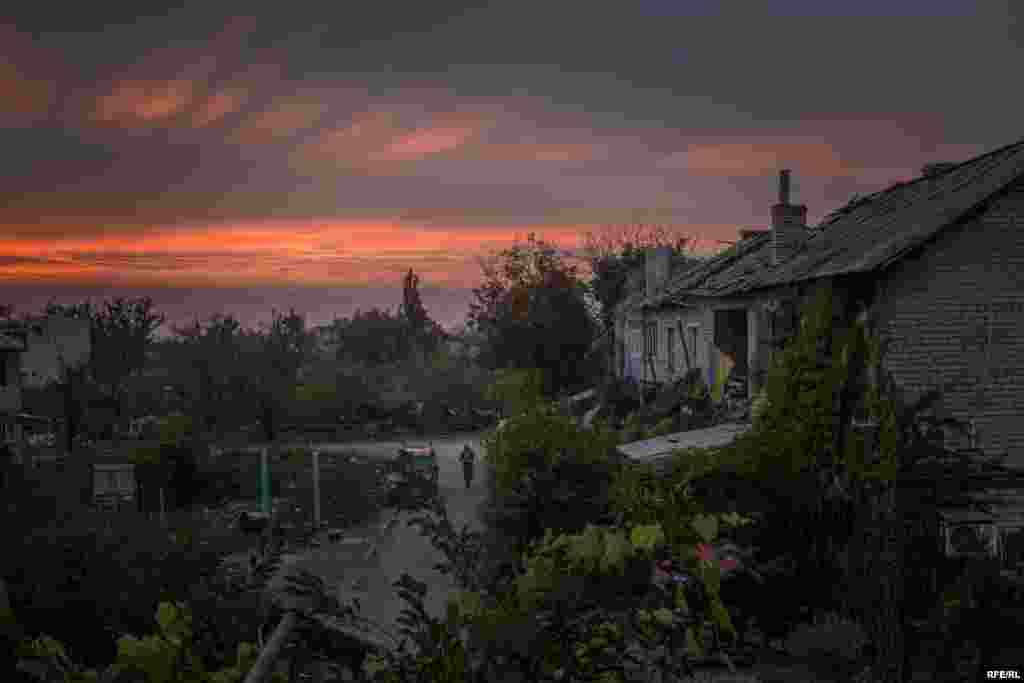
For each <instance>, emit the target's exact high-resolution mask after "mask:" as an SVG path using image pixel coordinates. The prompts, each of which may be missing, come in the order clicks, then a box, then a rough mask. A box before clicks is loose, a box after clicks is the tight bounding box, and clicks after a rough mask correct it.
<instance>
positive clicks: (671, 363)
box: [665, 327, 676, 374]
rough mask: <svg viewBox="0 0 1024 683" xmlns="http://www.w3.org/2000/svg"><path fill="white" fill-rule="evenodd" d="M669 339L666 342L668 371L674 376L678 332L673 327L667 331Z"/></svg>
mask: <svg viewBox="0 0 1024 683" xmlns="http://www.w3.org/2000/svg"><path fill="white" fill-rule="evenodd" d="M665 331H666V333H667V335H666V337H667V339H666V340H665V345H666V348H667V349H668V371H669V374H674V373H675V371H676V348H675V340H676V331H675V330H674V329H672V328H671V327H670V328H668V329H667V330H665Z"/></svg>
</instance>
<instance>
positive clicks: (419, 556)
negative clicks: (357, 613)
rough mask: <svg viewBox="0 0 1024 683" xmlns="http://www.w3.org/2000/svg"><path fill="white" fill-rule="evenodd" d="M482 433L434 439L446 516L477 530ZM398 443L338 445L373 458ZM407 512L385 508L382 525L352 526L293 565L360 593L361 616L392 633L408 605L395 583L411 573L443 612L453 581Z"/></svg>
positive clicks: (432, 607)
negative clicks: (467, 476) (471, 469)
mask: <svg viewBox="0 0 1024 683" xmlns="http://www.w3.org/2000/svg"><path fill="white" fill-rule="evenodd" d="M480 436H481V434H479V433H476V434H462V435H456V436H452V437H446V438H435V439H433V440H432V443H433V445H434V448H435V450H436V452H437V458H438V465H439V467H440V471H439V480H438V481H439V485H440V493H441V496H442V498H443V499H444V501H445V504H446V506H447V508H448V515H449V517H450V518H451V520H452V523H453V524H454V525H455V527H456V529H461V527H462V525H463V524H465V523H469V524H470V525H471V527H476V528H479V520H477V519H476V506H477V505H478V504H479V503H480V502H481V501H482V499H483V495H484V485H483V482H482V477H481V468H482V464H481V463H480V462H479V459H480V458H481V457H482V455H483V453H482V449H481V447H480ZM467 443H468V444H469V445H470V446H471V447H472V448H473V449H474V450H475V451H476V452H477V457H478V463H477V467H476V472H475V478H474V482H473V485H472V487H471V488H470V489H469V490H468V491H467V490H466V488H465V481H464V480H463V475H462V465H461V463H460V462H459V459H458V456H459V453H460V452H461V451H462V448H463V447H464V446H465V445H466V444H467ZM398 446H399V444H398V442H394V443H388V442H375V443H366V444H351V443H350V444H344V445H343V446H342V445H339V446H338V448H339V449H341V448H344V449H346V450H347V449H353V448H356V449H358V450H359V452H360V453H365V454H366V455H368V456H369V457H375V456H390V455H393V454H394V453H395V451H396V449H397V448H398ZM319 448H321V450H323V451H331V450H333V448H332V446H331V445H321V446H319ZM410 517H411V515H409V514H400V515H396V514H395V512H394V511H393V510H387V511H385V512H384V514H383V515H382V519H381V520H380V521H379V523H378V524H375V525H373V526H371V527H367V528H364V529H361V530H353V532H352V533H351V534H350V535H349V537H348V538H347V539H346V540H344V541H342V542H340V543H332V544H330V545H328V546H325V547H322V548H318V549H316V550H313V551H311V552H309V553H307V554H304V555H302V556H300V557H296V558H294V559H293V562H294V564H295V566H297V567H301V568H304V569H307V570H309V571H311V572H313V573H314V574H316V575H318V576H320V577H321V578H322V579H324V581H326V582H327V583H328V585H332V586H336V587H337V590H338V596H339V598H341V599H342V600H346V601H347V600H348V599H350V598H351V597H356V598H358V599H359V600H360V603H361V606H362V613H363V616H364V617H366V618H367V619H369V620H371V621H374V622H377V623H379V624H381V625H383V626H385V628H389V630H390V631H391V632H392V633H397V625H396V619H397V618H398V616H399V615H400V614H401V610H402V608H403V607H404V606H405V603H403V602H402V601H401V600H399V598H398V596H397V594H396V592H395V590H394V587H393V586H392V582H393V581H395V580H397V579H398V578H399V577H400V576H401V575H402V573H403V572H408V573H409V574H410V575H412V576H413V577H414V578H416V579H417V580H419V581H423V582H424V583H426V584H427V587H428V592H427V607H428V610H429V611H430V612H431V614H434V615H435V616H438V617H440V616H442V615H443V614H444V606H445V603H446V599H447V596H448V594H449V592H450V591H451V590H452V589H453V588H454V583H453V581H452V579H450V578H449V577H446V576H443V575H442V574H440V573H439V572H437V571H435V570H434V569H433V568H432V567H433V565H434V563H436V562H438V561H440V560H441V559H442V557H441V555H440V554H439V553H438V552H437V551H436V550H435V549H434V548H433V547H432V546H431V545H430V542H429V540H428V539H426V538H423V537H422V536H421V535H420V533H419V529H418V528H417V527H409V526H408V525H407V521H408V519H409V518H410Z"/></svg>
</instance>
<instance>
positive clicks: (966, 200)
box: [757, 140, 1024, 287]
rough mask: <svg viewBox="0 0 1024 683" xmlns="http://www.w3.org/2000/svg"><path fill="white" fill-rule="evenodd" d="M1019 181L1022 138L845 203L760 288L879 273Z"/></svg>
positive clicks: (1022, 173) (1023, 161)
mask: <svg viewBox="0 0 1024 683" xmlns="http://www.w3.org/2000/svg"><path fill="white" fill-rule="evenodd" d="M1022 176H1024V140H1022V141H1019V142H1016V143H1014V144H1012V145H1007V146H1006V147H1002V148H1000V149H997V150H995V151H992V152H989V153H987V154H983V155H981V156H979V157H975V158H974V159H970V160H968V161H965V162H963V163H960V164H957V165H955V166H951V167H950V168H949V169H948V170H946V171H943V172H941V173H937V174H936V175H933V176H931V177H921V178H917V179H916V180H913V181H911V182H908V183H897V184H896V185H893V186H892V187H890V188H888V189H885V190H882V191H881V192H876V193H875V194H872V195H868V196H867V197H863V198H861V199H858V200H855V201H853V202H850V203H849V204H847V205H846V206H844V207H842V208H840V209H839V210H838V211H835V212H833V213H832V214H831V215H830V216H828V217H826V218H825V220H824V221H822V222H821V223H820V224H819V225H818V228H817V229H816V230H815V231H814V233H813V235H812V237H811V238H810V239H809V240H808V241H807V243H806V244H805V245H804V248H803V249H801V250H800V251H799V252H797V253H796V254H795V255H794V256H793V258H791V259H789V260H788V261H786V262H785V263H783V264H781V266H780V267H779V268H775V269H773V270H772V271H771V272H770V273H765V274H764V277H763V279H762V280H761V281H760V283H757V284H758V285H759V286H769V287H770V286H773V285H779V284H789V283H792V282H800V281H804V280H810V279H814V278H821V277H830V276H835V275H844V274H849V273H859V272H868V271H873V270H876V269H879V268H884V267H886V266H888V265H890V264H891V263H893V262H895V261H897V260H899V259H900V258H902V257H903V256H905V255H906V254H907V253H908V252H910V251H911V250H913V249H915V248H917V247H918V246H920V245H921V244H923V243H924V242H925V241H927V240H928V239H930V238H932V237H933V236H934V235H935V234H936V233H938V232H939V231H940V230H942V229H943V228H945V227H946V226H948V225H950V224H952V223H954V222H955V221H957V220H960V219H961V218H963V217H964V216H965V215H967V214H968V213H970V212H971V211H972V210H974V209H975V208H977V207H978V206H979V205H980V204H982V203H983V202H985V201H986V200H987V199H989V198H990V197H991V196H992V195H994V194H996V193H997V192H999V191H1000V190H1002V189H1003V188H1005V187H1006V186H1008V185H1010V184H1011V183H1013V182H1014V181H1015V180H1017V179H1018V178H1020V177H1022Z"/></svg>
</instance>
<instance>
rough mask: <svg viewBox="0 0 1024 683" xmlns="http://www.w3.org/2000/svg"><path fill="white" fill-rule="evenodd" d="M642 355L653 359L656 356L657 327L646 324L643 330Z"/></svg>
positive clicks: (655, 324)
mask: <svg viewBox="0 0 1024 683" xmlns="http://www.w3.org/2000/svg"><path fill="white" fill-rule="evenodd" d="M644 332H645V334H644V355H646V356H650V357H652V358H653V357H655V356H657V355H658V325H657V323H648V324H647V327H646V329H645V330H644Z"/></svg>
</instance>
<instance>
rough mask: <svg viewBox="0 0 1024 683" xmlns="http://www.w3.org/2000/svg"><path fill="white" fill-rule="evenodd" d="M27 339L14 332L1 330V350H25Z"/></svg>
mask: <svg viewBox="0 0 1024 683" xmlns="http://www.w3.org/2000/svg"><path fill="white" fill-rule="evenodd" d="M24 350H25V340H24V339H23V338H21V337H18V336H16V335H13V334H4V333H3V332H0V351H24Z"/></svg>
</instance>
